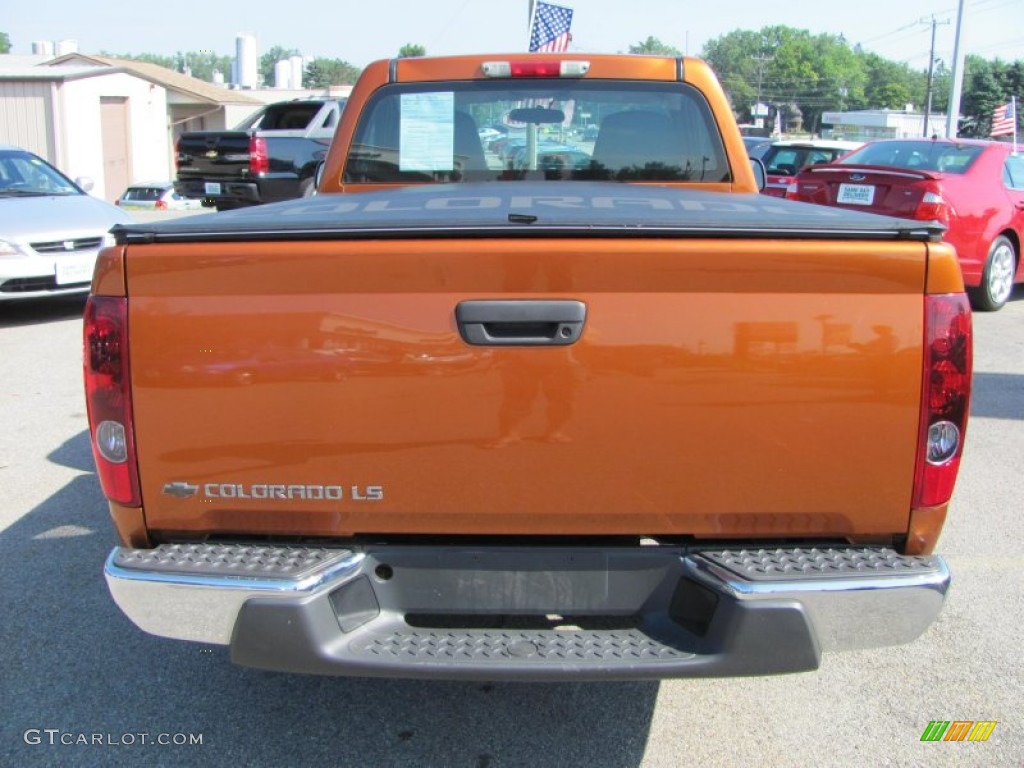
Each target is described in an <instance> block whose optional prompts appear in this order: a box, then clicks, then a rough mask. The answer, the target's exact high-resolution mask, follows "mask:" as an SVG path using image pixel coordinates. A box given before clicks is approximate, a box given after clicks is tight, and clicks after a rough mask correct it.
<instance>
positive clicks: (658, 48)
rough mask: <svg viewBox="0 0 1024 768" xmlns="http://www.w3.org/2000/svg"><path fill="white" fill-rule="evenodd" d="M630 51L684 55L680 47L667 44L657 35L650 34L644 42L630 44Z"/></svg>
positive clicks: (659, 54)
mask: <svg viewBox="0 0 1024 768" xmlns="http://www.w3.org/2000/svg"><path fill="white" fill-rule="evenodd" d="M629 52H630V53H647V54H655V55H658V56H682V55H683V54H682V52H681V51H680V50H679V49H678V48H673V47H672V46H671V45H667V44H665V43H663V42H661V40H659V39H658V38H656V37H652V36H648V37H647V39H646V40H644V41H643V42H640V43H637V44H636V45H631V46H629Z"/></svg>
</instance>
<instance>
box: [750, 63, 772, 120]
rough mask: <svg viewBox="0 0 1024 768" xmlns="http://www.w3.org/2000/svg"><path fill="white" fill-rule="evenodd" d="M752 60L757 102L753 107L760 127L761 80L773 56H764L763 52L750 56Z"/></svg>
mask: <svg viewBox="0 0 1024 768" xmlns="http://www.w3.org/2000/svg"><path fill="white" fill-rule="evenodd" d="M750 58H752V59H753V60H754V61H756V62H757V103H756V104H754V109H755V110H757V115H755V117H756V118H757V125H758V127H759V128H760V127H761V81H762V80H763V79H764V68H765V66H766V65H767V64H768V62H769V61H773V60H774V59H775V57H774V56H765V55H764V54H763V53H761V54H758V55H757V56H751V57H750Z"/></svg>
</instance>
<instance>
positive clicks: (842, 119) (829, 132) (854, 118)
mask: <svg viewBox="0 0 1024 768" xmlns="http://www.w3.org/2000/svg"><path fill="white" fill-rule="evenodd" d="M821 122H822V125H823V126H824V125H830V126H832V127H831V128H824V129H823V130H822V132H821V136H822V138H830V139H848V140H850V141H871V140H873V139H921V138H927V137H930V136H932V135H936V136H938V137H939V138H945V137H946V116H945V115H944V114H938V113H934V112H933V113H932V114H931V115H929V116H928V127H927V130H926V129H925V125H924V113H923V112H916V111H914V109H913V108H912V107H910V106H908V108H907V109H906V110H904V111H902V112H901V111H899V110H892V109H873V110H861V111H858V112H823V113H822V115H821Z"/></svg>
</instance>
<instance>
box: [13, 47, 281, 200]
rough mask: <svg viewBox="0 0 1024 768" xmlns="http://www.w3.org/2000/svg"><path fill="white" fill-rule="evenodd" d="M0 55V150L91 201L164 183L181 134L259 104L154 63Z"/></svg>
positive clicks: (239, 116)
mask: <svg viewBox="0 0 1024 768" xmlns="http://www.w3.org/2000/svg"><path fill="white" fill-rule="evenodd" d="M41 58H45V57H25V56H0V143H3V144H13V145H16V146H20V147H24V148H25V149H28V150H30V151H32V152H35V153H36V154H38V155H39V156H40V157H43V158H44V159H46V160H47V161H49V162H50V163H52V164H53V165H55V166H56V167H57V168H59V169H60V170H61V171H63V172H64V173H65V174H67V175H68V176H70V177H72V178H75V177H78V176H89V177H91V178H92V179H93V181H94V183H95V187H94V188H93V190H92V194H94V195H96V196H97V197H101V198H104V199H106V200H110V201H113V200H114V199H116V198H117V197H118V196H119V195H120V194H121V193H122V192H123V191H124V189H125V187H127V186H128V185H129V184H131V183H134V182H138V181H156V180H161V179H171V178H173V176H174V158H173V152H174V142H175V140H176V139H177V137H178V136H179V135H180V134H181V133H182V132H184V131H186V130H222V129H225V128H231V127H233V126H234V125H236V124H238V123H239V122H241V121H242V120H243V119H244V118H245V117H247V116H248V115H250V114H251V113H252V112H254V111H255V110H257V109H259V107H260V106H261V104H262V102H261V101H260V100H258V99H254V98H252V97H250V96H248V95H246V94H244V93H241V92H238V91H231V90H228V89H225V88H221V87H218V86H215V85H212V84H210V83H206V82H203V81H201V80H197V79H196V78H192V77H187V76H185V75H182V74H180V73H177V72H173V71H171V70H168V69H165V68H164V67H160V66H157V65H155V64H147V63H144V62H137V61H128V60H124V59H113V58H108V57H103V56H88V55H84V54H79V53H72V54H68V55H66V56H61V57H58V58H57V59H51V60H49V61H45V62H40V61H39V59H41Z"/></svg>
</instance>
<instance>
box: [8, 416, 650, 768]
mask: <svg viewBox="0 0 1024 768" xmlns="http://www.w3.org/2000/svg"><path fill="white" fill-rule="evenodd" d="M49 458H50V460H51V461H55V462H58V463H60V464H62V465H65V466H70V467H74V468H76V469H87V468H89V467H91V458H90V449H89V444H88V437H87V434H86V432H84V431H83V432H82V433H80V434H79V435H77V436H76V437H75V438H73V439H71V440H69V441H68V442H67V443H65V444H64V445H62V446H60V447H59V448H57V449H56V450H55V451H54V452H53V453H51V454H50V456H49ZM113 543H114V535H113V529H112V526H111V524H110V523H109V521H108V518H107V511H106V504H105V502H104V500H103V498H102V496H101V494H100V491H99V487H98V485H97V482H96V479H95V476H94V475H93V474H91V473H90V474H83V475H81V476H78V477H76V478H75V479H74V480H73V481H71V482H70V483H68V484H67V485H66V486H65V487H64V488H62V489H61V490H60V491H58V492H57V493H56V494H54V495H53V496H52V497H51V498H49V499H48V500H46V501H45V502H43V503H42V504H40V505H39V506H38V507H36V508H35V509H33V510H31V511H30V512H28V513H27V514H25V515H24V516H23V517H22V518H21V519H20V520H19V521H18V522H16V523H15V524H14V525H12V526H11V527H10V528H8V529H7V530H5V531H3V532H2V533H0V576H2V579H3V594H4V618H3V622H2V625H0V639H2V642H3V647H4V653H3V654H0V679H2V680H3V686H2V688H3V693H2V695H0V721H2V723H3V726H2V731H0V764H3V765H18V766H26V765H55V764H74V765H102V766H110V765H149V764H167V765H228V764H235V765H288V766H305V765H352V766H363V765H366V766H375V767H379V766H396V767H397V766H403V767H405V766H421V765H422V766H436V765H457V766H470V767H471V768H498V767H499V766H507V765H523V766H552V767H554V766H559V768H561V767H562V766H566V765H587V766H633V765H638V764H640V762H641V760H642V758H643V755H644V749H645V746H646V742H647V736H648V732H649V729H650V726H651V718H652V715H653V712H654V705H655V701H656V699H657V693H658V684H657V683H656V682H638V683H590V684H504V683H501V684H498V683H494V684H492V683H448V682H442V683H437V682H419V681H403V680H368V679H360V678H326V677H325V678H320V677H307V676H294V675H284V674H278V673H270V672H261V671H258V670H251V669H245V668H241V667H236V666H233V665H232V664H231V663H230V662H229V660H228V654H227V651H226V649H224V648H222V647H214V648H209V647H204V646H200V645H198V644H194V643H183V642H177V641H171V640H164V639H160V638H156V637H152V636H149V635H146V634H144V633H143V632H141V631H140V630H138V629H136V628H135V627H134V626H133V625H132V624H131V623H130V622H129V621H128V620H127V619H126V618H125V617H124V616H123V615H122V614H121V613H120V611H119V610H118V609H117V607H116V606H115V605H114V603H113V601H112V600H111V599H110V596H109V594H108V592H107V588H106V585H105V583H104V580H103V576H102V567H103V562H104V559H105V558H106V556H107V554H108V553H109V551H110V548H111V547H112V546H113ZM47 728H51V729H53V728H56V729H60V731H61V732H62V733H67V734H74V735H77V734H80V733H84V734H97V733H98V734H104V737H105V735H106V734H112V735H114V737H115V738H118V737H120V735H122V734H139V733H143V732H145V733H148V734H149V735H150V736H149V738H152V739H155V738H156V736H157V734H161V733H167V734H178V733H185V734H202V745H194V746H173V745H168V746H154V745H150V746H141V745H140V744H138V743H136V744H135V745H132V746H127V745H121V746H108V745H84V744H78V745H72V746H64V745H60V744H59V743H57V744H55V745H53V746H51V745H49V743H48V742H47V741H46V739H47V738H48V736H47V735H46V734H45V733H43V734H42V737H41V738H42V743H41V744H38V745H31V744H26V743H25V739H24V733H25V731H26V730H27V729H40V730H42V729H47ZM56 738H57V739H58V740H59V739H60V738H61V736H60V735H57V736H56ZM136 742H138V738H136Z"/></svg>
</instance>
